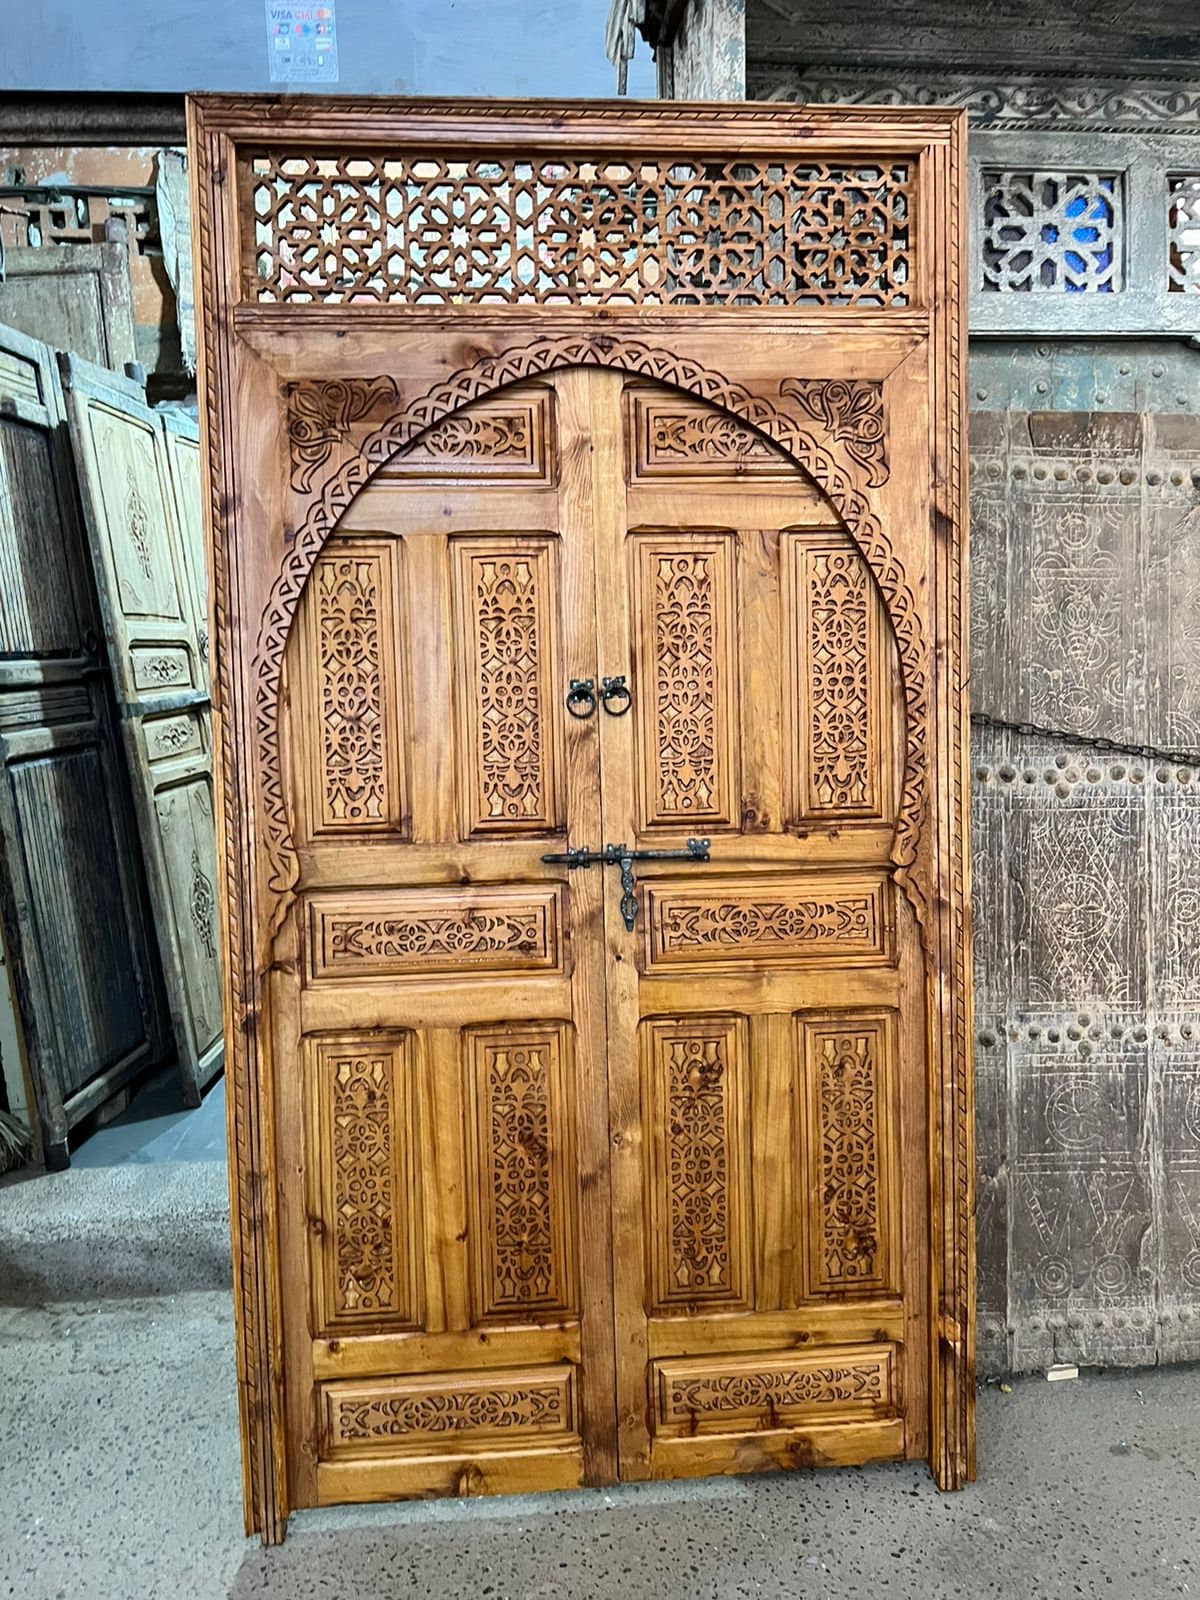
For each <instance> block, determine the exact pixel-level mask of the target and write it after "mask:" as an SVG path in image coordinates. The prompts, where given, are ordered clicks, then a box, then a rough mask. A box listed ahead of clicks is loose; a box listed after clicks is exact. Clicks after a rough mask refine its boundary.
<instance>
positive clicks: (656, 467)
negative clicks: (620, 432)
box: [625, 388, 797, 483]
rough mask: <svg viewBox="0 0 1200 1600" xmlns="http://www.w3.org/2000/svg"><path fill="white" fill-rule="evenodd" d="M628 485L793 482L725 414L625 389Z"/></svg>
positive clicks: (774, 453) (781, 461)
mask: <svg viewBox="0 0 1200 1600" xmlns="http://www.w3.org/2000/svg"><path fill="white" fill-rule="evenodd" d="M625 409H626V440H627V447H628V448H627V459H628V462H629V475H630V481H631V482H637V481H638V480H639V479H642V478H721V479H723V480H724V481H725V482H726V483H728V481H729V478H730V476H731V475H732V474H736V475H737V476H738V477H754V478H763V477H766V478H795V477H796V476H797V474H796V468H795V467H794V466H793V465H792V463H791V462H790V461H789V460H788V458H787V457H786V456H785V455H784V454H783V452H782V451H781V450H778V449H776V447H775V446H774V445H773V444H771V443H770V442H769V441H768V440H767V439H765V438H764V437H763V436H762V434H760V433H756V432H755V431H754V429H753V428H751V427H748V426H747V425H746V424H745V423H744V422H739V421H738V419H737V418H736V417H733V416H731V415H730V414H729V412H728V411H718V410H717V409H716V408H715V407H714V406H708V405H705V404H704V403H703V402H702V401H699V400H688V399H685V398H684V396H683V395H671V394H664V393H663V392H662V390H655V391H645V390H639V389H637V388H632V389H629V390H627V391H626V397H625Z"/></svg>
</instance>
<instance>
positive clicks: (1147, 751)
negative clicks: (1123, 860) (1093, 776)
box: [971, 711, 1200, 767]
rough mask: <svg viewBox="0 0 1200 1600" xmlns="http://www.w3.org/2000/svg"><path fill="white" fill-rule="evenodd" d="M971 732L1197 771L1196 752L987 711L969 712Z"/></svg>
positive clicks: (1199, 763)
mask: <svg viewBox="0 0 1200 1600" xmlns="http://www.w3.org/2000/svg"><path fill="white" fill-rule="evenodd" d="M971 726H972V727H973V728H992V729H994V730H995V731H996V732H998V733H1018V734H1021V735H1022V736H1023V737H1024V738H1027V739H1028V738H1034V737H1036V738H1040V739H1051V740H1053V741H1054V742H1055V743H1056V744H1065V745H1069V746H1071V747H1072V748H1073V749H1076V750H1094V751H1096V752H1098V753H1099V754H1100V755H1116V756H1141V758H1142V760H1143V761H1164V762H1166V763H1167V765H1168V766H1172V767H1200V752H1197V751H1195V750H1160V749H1159V748H1158V747H1157V746H1156V745H1151V744H1123V743H1122V742H1121V741H1120V740H1119V739H1105V738H1102V737H1101V736H1100V735H1099V734H1086V733H1068V732H1067V731H1066V729H1065V728H1044V727H1042V726H1041V724H1040V723H1037V722H1008V721H1006V720H1005V718H1003V717H993V716H989V714H988V713H987V712H986V711H972V713H971Z"/></svg>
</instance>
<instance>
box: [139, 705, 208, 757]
mask: <svg viewBox="0 0 1200 1600" xmlns="http://www.w3.org/2000/svg"><path fill="white" fill-rule="evenodd" d="M142 737H143V738H144V739H145V741H146V757H147V759H148V760H149V761H167V760H169V759H171V758H172V757H176V756H198V755H203V754H204V750H205V743H204V731H203V729H202V727H201V724H200V714H199V713H198V712H195V711H180V712H176V713H173V714H171V715H169V716H165V717H146V718H145V719H144V720H143V722H142Z"/></svg>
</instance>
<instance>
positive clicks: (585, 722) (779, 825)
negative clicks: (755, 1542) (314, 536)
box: [275, 368, 927, 1503]
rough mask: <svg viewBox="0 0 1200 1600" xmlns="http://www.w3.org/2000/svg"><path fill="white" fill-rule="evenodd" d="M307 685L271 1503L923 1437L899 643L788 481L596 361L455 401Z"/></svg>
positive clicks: (299, 755)
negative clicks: (288, 1184) (279, 1401)
mask: <svg viewBox="0 0 1200 1600" xmlns="http://www.w3.org/2000/svg"><path fill="white" fill-rule="evenodd" d="M288 684H289V699H290V707H291V712H290V724H289V731H288V739H287V743H288V746H289V748H290V751H291V780H292V785H293V796H294V805H295V808H296V815H297V819H298V831H299V836H300V841H301V842H300V859H301V871H300V884H299V887H300V893H301V900H302V905H303V915H302V917H301V919H300V927H301V933H300V947H299V949H298V951H297V956H298V960H297V962H296V965H295V967H294V968H292V967H290V966H289V967H288V971H287V975H286V976H280V977H279V978H278V979H277V980H276V981H277V988H278V1003H277V1006H276V1008H275V1010H276V1014H277V1015H278V1016H279V1018H280V1022H279V1028H280V1030H281V1031H280V1037H279V1040H278V1048H277V1057H278V1059H279V1060H281V1061H283V1062H292V1061H295V1062H296V1063H297V1070H296V1072H295V1074H293V1073H291V1072H287V1073H285V1074H284V1076H283V1077H282V1078H281V1080H280V1114H281V1136H282V1143H283V1148H284V1151H285V1152H286V1154H285V1160H286V1162H287V1164H288V1166H289V1167H291V1166H292V1164H293V1163H294V1164H295V1165H296V1166H298V1167H300V1168H302V1169H303V1172H304V1183H303V1185H302V1186H297V1187H296V1188H295V1189H294V1190H293V1191H291V1192H290V1193H289V1194H288V1195H287V1196H286V1197H285V1257H286V1270H287V1271H288V1272H289V1274H290V1275H291V1285H292V1287H290V1288H289V1289H288V1291H287V1293H286V1294H285V1317H286V1318H287V1319H289V1324H290V1325H289V1327H288V1330H287V1331H288V1334H289V1342H290V1346H291V1349H292V1351H293V1354H294V1359H293V1363H292V1376H293V1386H292V1393H293V1404H294V1419H295V1425H296V1426H297V1427H298V1428H299V1429H300V1431H301V1432H302V1434H303V1438H304V1445H305V1447H304V1449H303V1450H302V1451H300V1452H298V1454H297V1457H296V1460H297V1462H298V1463H299V1465H298V1466H297V1468H296V1482H295V1494H296V1498H297V1500H298V1501H299V1502H300V1503H303V1502H305V1501H308V1500H311V1499H314V1498H315V1499H320V1500H327V1499H331V1498H332V1499H345V1498H356V1499H357V1498H377V1497H379V1496H381V1495H393V1494H429V1493H454V1492H464V1491H468V1490H511V1489H522V1488H534V1487H538V1488H546V1487H552V1486H559V1485H567V1484H575V1483H579V1482H590V1483H601V1482H611V1481H613V1480H615V1479H616V1478H617V1477H622V1478H641V1477H646V1476H677V1475H686V1474H696V1473H704V1472H714V1471H718V1472H719V1471H742V1470H748V1469H752V1468H758V1467H771V1466H788V1465H797V1464H810V1463H814V1462H830V1463H832V1462H849V1461H861V1460H865V1459H871V1458H888V1457H896V1456H902V1455H904V1454H906V1453H908V1454H917V1455H921V1454H924V1453H925V1451H926V1447H927V1446H926V1440H927V1416H926V1410H927V1407H926V1397H925V1390H926V1381H927V1380H926V1378H925V1376H924V1365H925V1340H924V1322H925V1318H926V1315H927V1306H926V1289H927V1285H926V1283H925V1280H924V1271H923V1265H922V1255H923V1251H922V1244H921V1241H922V1239H923V1236H924V1230H925V1228H926V1225H927V1224H926V1217H925V1215H924V1207H923V1200H922V1194H921V1179H922V1175H923V1173H924V1171H925V1169H926V1162H927V1149H926V1143H925V1108H924V1104H923V1099H922V1089H921V1085H922V1082H923V1048H922V1043H921V1038H920V1020H919V1016H918V1017H916V1018H914V1016H913V1015H912V1014H911V1013H910V1009H909V1007H908V1002H907V1001H906V995H907V996H908V997H909V999H911V997H912V995H913V992H914V991H913V986H912V982H911V974H912V971H913V961H914V957H915V951H914V948H913V943H912V938H911V927H910V925H909V923H908V922H907V920H906V919H905V918H904V917H903V916H898V914H897V902H896V897H895V894H894V891H893V887H892V884H891V881H890V874H889V871H888V864H887V854H888V848H889V844H890V841H891V836H892V827H893V819H894V814H895V809H896V805H897V798H898V772H897V767H896V762H895V754H894V752H895V748H896V736H897V728H898V718H899V706H900V701H899V698H898V696H899V688H898V677H897V673H896V664H895V660H894V648H893V645H892V641H891V639H890V636H889V634H888V630H887V627H886V622H885V619H884V616H883V611H882V606H881V603H880V601H879V599H878V597H877V595H876V592H875V589H874V585H873V582H872V579H871V576H870V573H869V570H868V568H867V566H866V563H865V561H864V560H863V558H862V557H861V556H860V555H859V554H858V552H857V551H856V550H855V548H854V546H853V544H852V542H851V540H850V538H849V537H848V535H847V534H846V532H845V531H844V530H843V529H842V527H841V526H840V525H839V523H838V520H837V517H836V515H835V514H834V513H833V512H832V511H831V509H830V508H829V506H828V504H827V502H826V501H825V500H824V499H823V498H822V497H821V495H820V494H819V493H818V492H817V491H816V489H815V487H814V486H813V485H812V484H811V483H808V482H806V481H805V479H804V478H803V475H802V474H801V472H800V470H799V468H798V467H797V466H795V465H794V464H793V463H792V462H790V461H789V460H788V459H787V458H786V457H785V456H784V455H783V454H782V453H781V452H779V451H777V450H775V449H774V448H773V447H772V446H771V445H769V444H768V443H767V442H766V441H765V440H764V439H763V438H762V437H761V436H758V435H756V434H755V432H754V431H753V430H752V429H750V428H748V427H746V426H744V425H743V424H741V423H739V422H737V421H736V420H735V419H733V418H732V417H730V416H729V415H728V414H726V413H723V412H722V411H720V410H719V409H718V408H716V407H714V406H711V405H708V404H706V403H704V402H702V401H695V400H689V399H685V398H684V397H682V396H680V395H679V394H677V393H673V392H671V391H670V390H668V389H666V388H664V387H662V386H659V385H655V384H652V383H645V382H641V381H637V380H630V379H628V378H626V377H625V376H624V375H623V374H621V373H620V372H609V371H597V370H588V369H584V368H575V369H567V370H564V371H562V372H559V373H557V374H556V375H554V376H553V377H552V378H549V379H547V380H545V381H540V382H535V383H530V384H525V385H517V386H515V387H513V388H510V389H507V390H505V391H503V392H502V393H499V394H497V395H494V396H489V397H484V398H482V399H480V400H478V401H476V402H475V403H474V404H473V405H471V406H469V407H467V408H466V409H465V410H463V411H461V412H459V413H457V414H456V415H455V416H454V417H453V418H452V419H451V420H450V421H449V422H448V423H446V424H443V425H442V426H441V427H440V428H438V429H435V430H434V431H433V432H432V433H430V434H428V435H426V436H425V437H424V439H423V440H422V441H421V442H420V443H419V444H418V445H417V446H416V447H415V448H414V449H412V450H409V451H406V452H402V453H400V454H399V455H397V456H396V457H395V458H393V460H392V461H391V462H390V463H389V464H388V465H386V466H385V467H384V468H383V469H382V470H381V471H380V472H379V473H378V474H377V475H376V477H375V478H374V479H373V480H372V481H371V483H370V484H369V485H368V486H367V487H366V488H365V489H364V490H362V491H361V493H360V494H359V495H358V497H357V498H356V499H355V501H354V502H353V503H352V505H351V506H350V508H349V509H348V510H347V512H346V513H345V514H344V515H343V516H342V518H341V520H340V522H339V524H338V526H337V529H336V531H335V534H334V536H333V537H332V538H331V539H330V540H329V541H328V543H327V544H326V545H325V547H324V549H323V551H322V552H321V554H320V556H319V557H318V559H317V562H316V564H315V567H314V569H313V571H312V574H311V576H310V578H309V580H308V584H307V588H306V590H305V593H304V596H303V598H302V601H301V605H300V610H299V615H298V623H297V627H296V630H295V633H294V635H293V640H292V645H291V651H290V655H289V659H288ZM607 847H614V848H612V849H609V850H608V855H609V856H611V857H612V858H613V859H612V860H611V861H606V860H604V859H603V857H604V854H605V849H606V848H607ZM573 852H584V853H585V854H584V855H583V856H579V855H573V854H572V853H573ZM596 856H600V857H601V859H600V860H596V859H593V858H595V857H596ZM293 973H294V975H293ZM906 974H907V981H906ZM901 1128H903V1129H904V1136H903V1138H902V1137H901ZM906 1180H907V1181H906Z"/></svg>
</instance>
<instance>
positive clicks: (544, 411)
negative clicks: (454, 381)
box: [379, 389, 554, 487]
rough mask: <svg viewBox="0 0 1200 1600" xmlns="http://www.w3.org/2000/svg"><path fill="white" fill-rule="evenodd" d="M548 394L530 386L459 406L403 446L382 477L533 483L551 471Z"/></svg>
mask: <svg viewBox="0 0 1200 1600" xmlns="http://www.w3.org/2000/svg"><path fill="white" fill-rule="evenodd" d="M553 399H554V397H553V394H552V392H551V391H550V390H549V389H529V390H525V391H522V392H521V393H518V394H509V395H506V396H502V397H501V398H499V399H492V398H489V399H487V400H482V401H480V402H479V403H478V404H477V405H473V406H464V407H463V409H462V410H461V411H456V412H454V413H453V414H452V415H451V416H449V417H446V418H445V420H444V421H442V422H439V423H438V424H437V426H436V427H433V428H431V429H430V430H429V432H428V433H426V434H422V436H421V437H420V438H419V439H418V440H417V441H416V443H415V444H414V445H413V446H412V448H411V449H408V450H402V451H401V452H400V453H399V454H398V455H396V456H394V457H393V458H392V460H391V461H389V462H388V463H387V465H386V466H385V467H384V468H383V469H382V471H381V472H380V474H379V476H380V477H381V478H384V479H386V478H422V479H446V478H488V479H493V480H494V479H507V478H515V479H516V480H518V481H519V482H520V483H522V484H524V485H527V486H530V487H533V486H536V485H537V484H539V483H549V482H551V481H552V479H553V475H554V446H553V435H552V432H551V427H552V417H553V412H552V409H551V407H552V405H553Z"/></svg>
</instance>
